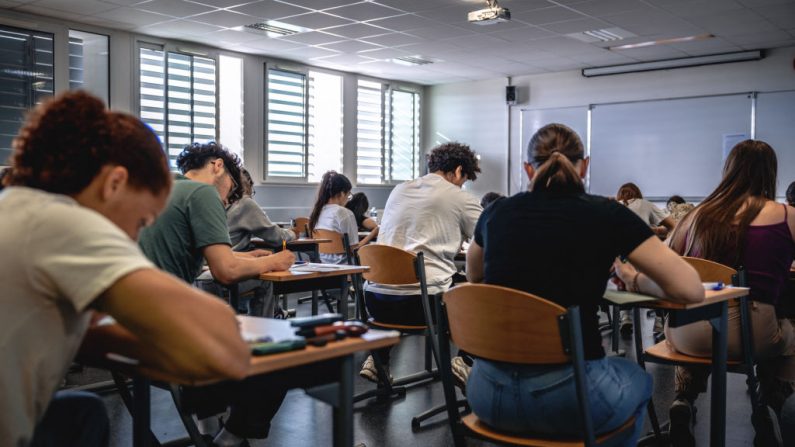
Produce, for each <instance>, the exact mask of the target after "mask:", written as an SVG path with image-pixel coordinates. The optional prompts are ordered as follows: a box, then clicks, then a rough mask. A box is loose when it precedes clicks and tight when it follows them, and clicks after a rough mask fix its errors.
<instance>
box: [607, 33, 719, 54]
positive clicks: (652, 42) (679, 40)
mask: <svg viewBox="0 0 795 447" xmlns="http://www.w3.org/2000/svg"><path fill="white" fill-rule="evenodd" d="M713 37H715V36H714V35H712V34H699V35H697V36H687V37H674V38H671V39H660V40H650V41H647V42H639V43H630V44H626V45H618V46H615V47H609V48H608V50H630V49H632V48H643V47H651V46H654V45H670V44H672V43H682V42H693V41H696V40H706V39H712V38H713Z"/></svg>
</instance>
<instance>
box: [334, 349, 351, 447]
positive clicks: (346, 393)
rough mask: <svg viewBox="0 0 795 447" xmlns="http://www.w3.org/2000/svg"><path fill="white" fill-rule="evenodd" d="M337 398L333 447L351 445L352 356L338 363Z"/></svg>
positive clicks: (348, 446) (349, 446)
mask: <svg viewBox="0 0 795 447" xmlns="http://www.w3.org/2000/svg"><path fill="white" fill-rule="evenodd" d="M337 392H338V393H339V398H338V400H337V406H335V407H334V447H351V446H352V445H353V355H347V356H345V357H343V358H342V361H341V362H340V385H339V387H338V391H337Z"/></svg>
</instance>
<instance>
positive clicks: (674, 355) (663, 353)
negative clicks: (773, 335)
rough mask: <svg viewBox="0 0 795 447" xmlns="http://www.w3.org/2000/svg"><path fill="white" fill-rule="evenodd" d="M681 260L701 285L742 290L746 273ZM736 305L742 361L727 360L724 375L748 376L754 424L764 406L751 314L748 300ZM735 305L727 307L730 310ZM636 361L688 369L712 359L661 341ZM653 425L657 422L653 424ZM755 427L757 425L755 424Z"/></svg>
mask: <svg viewBox="0 0 795 447" xmlns="http://www.w3.org/2000/svg"><path fill="white" fill-rule="evenodd" d="M682 259H684V260H685V262H687V263H688V264H690V265H691V266H692V267H693V268H694V269H695V270H696V271H697V272H698V275H699V277H700V278H701V281H704V282H722V283H724V284H733V285H735V286H744V285H745V283H746V282H745V272H744V271H743V270H740V271H739V272H738V271H737V270H735V269H733V268H731V267H728V266H725V265H723V264H719V263H717V262H713V261H709V260H706V259H700V258H692V257H686V256H685V257H683V258H682ZM738 302H739V303H738V304H739V306H740V339H741V342H742V347H743V357H742V359H729V360H728V362H727V371H728V372H733V373H742V374H746V375H747V376H748V380H747V383H748V388H749V394H750V398H751V408H752V413H753V419H754V421H757V419H758V418H759V415H760V413H759V410H762V409H764V406H763V405H761V403H760V401H759V396H758V391H757V390H758V387H757V384H758V380H757V377H756V373H755V371H754V351H753V349H754V348H753V343H752V341H751V340H752V332H751V318H750V316H751V314H750V310H749V306H748V298H747V297H742V298H739V300H738ZM732 305H736V304H733V303H730V306H732ZM635 312H636V314H635V315H634V317H635V321H639V316H638V313H637V312H638V310H637V308H636V309H635ZM635 343H636V354H639V353H640V351H641V349H642V344H641V341H640V337H637V336H636V338H635ZM637 358H639V359H642V360H640V361H639V363H640V364H641V366H642V367H644V368H645V366H644V361H645V362H651V363H660V364H667V365H679V366H682V365H684V366H687V365H701V366H704V365H711V364H712V359H711V358H704V357H694V356H690V355H687V354H682V353H680V352H677V351H676V350H675V349H674V348H673V346H672V345H671V344H670V343H669V342H668V341H667V340H663V341H661V342H659V343H657V344H655V345H654V346H651V347H649V348H647V349H646V350H643V352H642V355H638V357H637ZM649 414H650V416H652V417H654V416H653V413H649ZM654 423H656V421H654ZM754 425H755V426H757V424H756V422H755V423H754Z"/></svg>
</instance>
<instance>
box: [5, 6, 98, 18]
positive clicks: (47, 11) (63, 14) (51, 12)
mask: <svg viewBox="0 0 795 447" xmlns="http://www.w3.org/2000/svg"><path fill="white" fill-rule="evenodd" d="M14 10H15V11H24V12H29V13H31V14H38V15H42V16H47V17H54V18H58V19H60V20H74V21H78V22H79V21H80V20H82V19H83V18H84V17H85V14H75V13H71V12H67V11H61V10H59V9H51V8H45V7H43V6H35V5H31V4H26V5H21V6H17V7H16V8H14Z"/></svg>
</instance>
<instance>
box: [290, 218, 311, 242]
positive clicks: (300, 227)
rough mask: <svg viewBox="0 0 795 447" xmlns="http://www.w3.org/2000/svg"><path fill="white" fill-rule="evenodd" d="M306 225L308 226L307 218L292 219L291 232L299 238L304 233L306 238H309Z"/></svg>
mask: <svg viewBox="0 0 795 447" xmlns="http://www.w3.org/2000/svg"><path fill="white" fill-rule="evenodd" d="M307 225H309V218H308V217H296V218H294V219H293V231H294V232H295V235H296V236H298V237H301V232H302V231H303V232H304V235H305V236H306V237H309V232H308V231H307Z"/></svg>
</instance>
